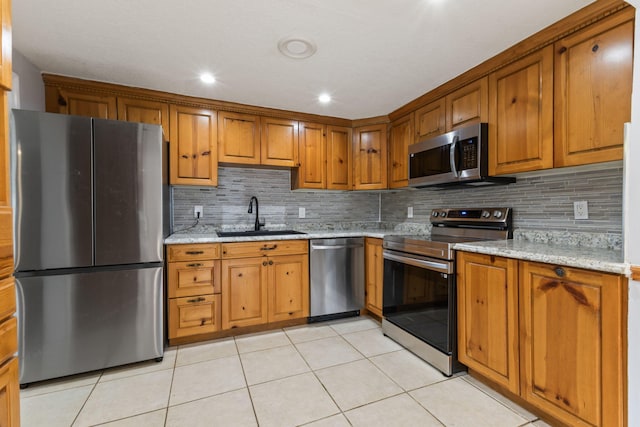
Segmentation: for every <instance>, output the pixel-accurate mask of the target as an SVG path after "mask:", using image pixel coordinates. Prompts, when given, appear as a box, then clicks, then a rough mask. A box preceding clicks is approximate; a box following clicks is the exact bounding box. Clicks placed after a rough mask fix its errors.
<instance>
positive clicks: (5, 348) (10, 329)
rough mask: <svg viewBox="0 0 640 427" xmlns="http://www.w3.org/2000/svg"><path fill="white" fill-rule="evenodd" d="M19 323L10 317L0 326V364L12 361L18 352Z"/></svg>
mask: <svg viewBox="0 0 640 427" xmlns="http://www.w3.org/2000/svg"><path fill="white" fill-rule="evenodd" d="M17 325H18V321H17V319H16V318H15V317H10V318H9V319H7V320H5V321H4V322H2V324H0V364H2V363H4V362H5V361H6V360H8V359H10V358H11V357H12V356H13V355H14V354H15V353H16V352H17V351H18V332H17Z"/></svg>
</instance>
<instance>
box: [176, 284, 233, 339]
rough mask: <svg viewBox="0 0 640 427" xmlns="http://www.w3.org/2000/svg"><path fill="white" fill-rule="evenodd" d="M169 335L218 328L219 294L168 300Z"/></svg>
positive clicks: (194, 333)
mask: <svg viewBox="0 0 640 427" xmlns="http://www.w3.org/2000/svg"><path fill="white" fill-rule="evenodd" d="M169 319H170V320H169V337H170V338H181V337H184V336H188V335H197V334H205V333H208V332H216V331H219V330H220V323H221V321H220V295H219V294H218V295H197V296H192V297H184V298H171V299H170V300H169Z"/></svg>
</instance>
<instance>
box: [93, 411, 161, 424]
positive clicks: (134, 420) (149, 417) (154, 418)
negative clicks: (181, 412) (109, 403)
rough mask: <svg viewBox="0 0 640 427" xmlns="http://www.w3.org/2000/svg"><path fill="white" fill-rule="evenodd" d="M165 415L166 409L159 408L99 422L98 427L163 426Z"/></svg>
mask: <svg viewBox="0 0 640 427" xmlns="http://www.w3.org/2000/svg"><path fill="white" fill-rule="evenodd" d="M166 417H167V410H166V409H160V410H159V411H153V412H147V413H146V414H142V415H136V416H134V417H129V418H123V419H121V420H118V421H113V422H110V423H106V424H100V427H142V426H144V427H164V421H165V418H166Z"/></svg>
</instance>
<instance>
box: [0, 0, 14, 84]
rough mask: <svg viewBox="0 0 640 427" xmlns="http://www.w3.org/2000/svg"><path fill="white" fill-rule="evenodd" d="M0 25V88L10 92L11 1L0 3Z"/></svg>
mask: <svg viewBox="0 0 640 427" xmlns="http://www.w3.org/2000/svg"><path fill="white" fill-rule="evenodd" d="M0 14H1V16H0V25H2V40H1V41H2V43H0V86H2V87H3V88H5V89H7V90H11V70H12V63H11V48H12V46H11V1H9V0H3V1H2V2H1V3H0Z"/></svg>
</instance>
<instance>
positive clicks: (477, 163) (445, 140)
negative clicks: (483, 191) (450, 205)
mask: <svg viewBox="0 0 640 427" xmlns="http://www.w3.org/2000/svg"><path fill="white" fill-rule="evenodd" d="M488 128H489V126H488V124H487V123H479V124H475V125H472V126H467V127H464V128H459V129H456V130H454V131H451V132H448V133H445V134H443V135H439V136H436V137H434V138H430V139H426V140H424V141H420V142H418V143H416V144H412V145H410V146H409V186H410V187H418V188H421V187H428V186H441V187H447V186H455V185H467V186H482V185H489V184H508V183H510V182H515V178H511V177H490V176H489V173H488V167H489V164H488V163H489V162H488V160H489V157H488V147H487V134H488Z"/></svg>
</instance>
